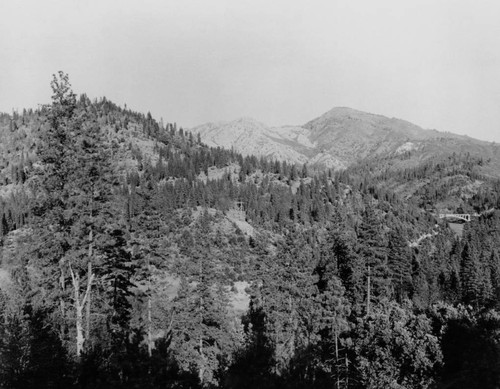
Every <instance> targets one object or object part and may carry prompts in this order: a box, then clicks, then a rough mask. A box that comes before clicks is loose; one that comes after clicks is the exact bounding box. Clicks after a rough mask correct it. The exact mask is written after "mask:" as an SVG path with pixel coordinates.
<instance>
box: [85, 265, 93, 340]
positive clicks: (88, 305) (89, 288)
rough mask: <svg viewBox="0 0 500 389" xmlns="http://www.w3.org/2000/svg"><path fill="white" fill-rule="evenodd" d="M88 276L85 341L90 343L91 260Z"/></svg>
mask: <svg viewBox="0 0 500 389" xmlns="http://www.w3.org/2000/svg"><path fill="white" fill-rule="evenodd" d="M87 274H88V275H89V276H88V278H87V290H88V298H87V306H86V312H85V313H86V322H87V323H86V324H87V326H86V328H85V339H87V341H89V339H90V305H91V300H92V278H91V277H90V275H91V274H92V262H91V261H90V260H89V264H88V270H87Z"/></svg>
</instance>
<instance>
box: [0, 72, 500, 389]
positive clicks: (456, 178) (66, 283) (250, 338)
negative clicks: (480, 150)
mask: <svg viewBox="0 0 500 389" xmlns="http://www.w3.org/2000/svg"><path fill="white" fill-rule="evenodd" d="M51 87H52V90H53V97H52V103H51V104H50V105H47V106H42V107H40V108H39V109H37V110H24V111H23V112H22V113H20V112H16V113H14V114H13V115H7V114H4V115H2V116H0V141H1V142H0V147H1V149H0V196H1V197H0V218H1V223H0V238H1V247H0V249H1V268H0V291H1V293H0V315H1V316H2V318H1V320H0V386H1V387H6V388H42V387H56V388H70V387H75V388H160V387H162V388H165V387H167V388H199V387H200V388H201V387H203V388H327V387H328V388H332V387H333V388H356V389H357V388H433V387H438V388H476V387H477V388H495V387H498V385H499V384H500V368H499V366H500V351H499V350H500V341H499V335H500V311H499V309H500V307H499V297H500V256H499V254H500V252H499V251H500V228H499V227H500V212H499V211H498V208H499V207H500V198H499V190H500V183H499V181H498V180H497V179H496V178H494V175H489V174H487V172H485V171H484V169H482V166H484V165H485V163H486V161H485V160H484V158H481V157H478V156H475V155H471V154H470V153H468V152H463V153H462V152H460V151H456V152H451V153H449V154H448V153H446V154H445V153H443V154H442V155H440V156H436V157H432V158H425V159H424V160H422V161H421V162H422V163H418V164H416V163H414V161H415V159H413V158H412V155H411V151H407V152H405V153H400V154H397V155H392V156H390V157H389V156H387V157H383V156H376V157H372V158H370V159H365V160H360V161H358V162H357V163H356V164H354V165H353V166H351V167H349V168H348V169H345V170H342V171H332V170H319V169H312V168H311V167H309V166H308V165H293V164H290V163H286V162H282V161H278V160H269V159H266V158H257V157H255V156H242V155H241V154H238V153H237V152H235V151H230V150H224V149H221V148H210V147H208V146H206V145H204V144H203V143H202V142H201V139H200V138H199V137H198V136H197V135H194V134H192V133H190V132H186V131H184V130H183V129H182V128H181V127H180V126H177V125H176V124H175V123H163V121H161V122H157V121H156V120H154V119H153V118H152V117H151V115H150V114H149V113H148V114H146V115H144V114H141V113H137V112H133V111H131V110H129V109H127V108H122V107H118V106H117V105H115V104H113V103H112V102H110V101H108V100H106V99H105V98H102V99H99V100H91V99H89V98H88V97H87V96H86V95H81V96H79V97H78V96H76V95H75V94H74V93H73V91H72V90H71V86H70V83H69V80H68V76H67V75H66V74H64V73H59V74H58V75H57V76H54V79H53V82H52V83H51ZM408 161H411V163H406V162H408ZM441 209H446V210H447V212H449V213H462V212H464V213H470V214H475V213H477V214H478V215H479V216H474V217H472V220H471V222H469V223H465V224H464V226H463V233H462V235H461V236H458V235H457V234H455V233H454V232H453V231H452V230H451V229H450V228H449V226H448V224H447V222H446V221H445V220H442V219H439V218H438V217H437V214H438V213H439V212H440V210H441Z"/></svg>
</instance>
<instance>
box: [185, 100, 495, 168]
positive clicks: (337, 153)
mask: <svg viewBox="0 0 500 389" xmlns="http://www.w3.org/2000/svg"><path fill="white" fill-rule="evenodd" d="M192 131H193V132H194V133H199V134H200V136H201V139H202V141H204V142H205V143H207V144H208V145H210V146H215V147H217V146H219V147H223V148H234V149H235V150H236V151H238V152H240V153H242V154H245V155H252V154H253V155H259V156H266V157H271V158H275V159H279V160H285V161H287V162H291V163H305V162H307V163H309V164H310V165H317V166H323V167H327V168H334V169H342V168H346V167H348V166H350V165H352V164H353V163H355V162H357V161H359V160H363V159H366V158H374V157H382V156H391V155H400V154H404V153H407V152H410V153H411V154H412V158H411V159H412V160H413V162H415V163H420V162H421V161H422V160H425V159H428V158H430V157H435V156H437V155H440V154H444V153H446V154H448V153H451V154H452V153H467V152H468V153H471V154H475V155H481V156H482V157H484V158H485V159H486V160H488V164H485V169H484V170H485V171H487V172H488V173H489V174H491V175H496V176H498V175H500V170H499V169H498V168H500V147H499V146H498V145H495V144H492V143H488V142H483V141H479V140H475V139H472V138H469V137H466V136H460V135H455V134H451V133H447V132H439V131H436V130H424V129H422V128H421V127H419V126H417V125H415V124H412V123H409V122H407V121H404V120H401V119H395V118H387V117H385V116H381V115H374V114H370V113H366V112H361V111H357V110H354V109H351V108H345V107H340V108H333V109H332V110H330V111H328V112H326V113H325V114H323V115H322V116H320V117H318V118H316V119H314V120H311V121H309V122H308V123H306V124H304V125H302V126H284V127H268V126H266V125H264V124H262V123H259V122H257V121H255V120H253V119H239V120H235V121H232V122H222V123H208V124H204V125H200V126H197V127H195V128H193V129H192ZM411 162H412V161H410V162H407V164H409V165H411V164H412V163H411ZM486 165H488V166H486Z"/></svg>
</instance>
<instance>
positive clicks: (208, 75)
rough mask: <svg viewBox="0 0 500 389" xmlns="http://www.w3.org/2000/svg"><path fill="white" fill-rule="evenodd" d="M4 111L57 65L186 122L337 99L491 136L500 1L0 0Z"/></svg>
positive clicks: (46, 96) (291, 111)
mask: <svg viewBox="0 0 500 389" xmlns="http://www.w3.org/2000/svg"><path fill="white" fill-rule="evenodd" d="M0 11H1V13H2V15H3V21H2V24H1V25H0V50H1V52H2V55H3V56H4V61H2V62H1V63H0V111H2V112H8V113H10V112H11V111H12V109H19V110H21V109H23V108H36V107H37V105H38V104H43V103H48V102H49V101H50V94H51V91H50V87H49V83H50V80H51V77H52V74H53V73H56V72H57V71H58V70H63V71H65V72H67V73H68V74H69V76H70V81H71V83H72V85H73V89H74V91H75V92H76V93H86V94H87V95H88V96H89V97H90V98H99V97H102V96H105V97H106V98H108V99H110V100H112V101H114V102H115V103H117V104H119V105H121V106H123V105H124V104H127V106H128V107H129V108H131V109H134V110H136V111H140V112H144V113H146V112H148V111H150V112H151V114H152V115H153V116H154V117H155V118H157V119H160V118H163V120H164V121H165V122H177V123H178V124H179V125H180V126H183V127H184V128H192V127H194V126H196V125H200V124H203V123H206V122H218V121H230V120H234V119H236V118H239V117H252V118H254V119H255V120H258V121H260V122H263V123H265V124H267V125H270V126H280V125H302V124H304V123H306V122H308V121H309V120H312V119H314V118H316V117H318V116H320V115H322V114H323V113H325V112H327V111H329V110H330V109H332V108H334V107H339V106H344V107H350V108H353V109H357V110H361V111H365V112H369V113H373V114H380V115H384V116H387V117H395V118H399V119H403V120H407V121H410V122H412V123H414V124H416V125H419V126H421V127H422V128H425V129H437V130H439V131H447V132H453V133H457V134H461V135H468V136H470V137H473V138H477V139H482V140H487V141H496V142H500V131H499V129H500V128H499V127H500V126H499V123H500V109H498V107H499V106H500V52H499V51H498V50H497V49H498V47H500V24H499V23H498V22H497V19H498V16H500V12H499V11H500V4H498V5H497V3H496V2H493V1H483V2H481V3H480V4H477V3H474V2H472V1H465V0H460V1H451V0H446V1H438V2H435V1H428V0H424V1H420V2H418V4H414V3H410V2H408V3H406V2H401V1H396V0H382V1H379V2H370V1H308V2H305V1H288V2H285V1H281V0H280V1H274V2H264V1H260V0H259V1H257V0H255V1H252V2H248V1H241V2H231V1H229V0H217V1H213V2H203V1H200V0H196V1H189V0H188V1H184V2H176V1H153V0H151V1H148V0H145V1H142V2H132V1H120V2H118V1H106V2H99V1H96V0H90V1H86V2H81V1H77V0H50V1H44V2H37V1H34V0H30V1H27V0H21V1H12V0H6V1H3V2H2V4H1V5H0Z"/></svg>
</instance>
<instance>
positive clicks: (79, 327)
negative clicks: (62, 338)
mask: <svg viewBox="0 0 500 389" xmlns="http://www.w3.org/2000/svg"><path fill="white" fill-rule="evenodd" d="M69 271H70V274H71V280H72V282H73V290H74V300H75V310H76V356H77V357H80V355H81V354H82V351H83V344H84V343H85V337H84V335H83V308H84V307H85V304H86V303H88V298H89V295H90V288H91V286H92V281H93V280H94V275H93V274H89V275H88V281H87V290H86V291H85V295H84V296H83V299H82V300H81V301H80V276H79V275H78V274H76V275H75V273H74V272H73V268H72V267H71V263H70V264H69Z"/></svg>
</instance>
